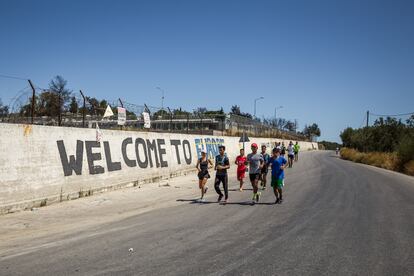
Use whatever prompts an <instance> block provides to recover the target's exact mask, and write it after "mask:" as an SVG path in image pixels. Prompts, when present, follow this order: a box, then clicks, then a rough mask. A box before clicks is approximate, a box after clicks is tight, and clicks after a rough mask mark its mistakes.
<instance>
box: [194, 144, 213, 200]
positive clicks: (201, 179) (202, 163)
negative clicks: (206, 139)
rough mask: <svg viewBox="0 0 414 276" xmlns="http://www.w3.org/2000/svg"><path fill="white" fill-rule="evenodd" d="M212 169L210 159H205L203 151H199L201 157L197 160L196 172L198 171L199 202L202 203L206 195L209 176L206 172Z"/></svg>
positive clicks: (205, 155)
mask: <svg viewBox="0 0 414 276" xmlns="http://www.w3.org/2000/svg"><path fill="white" fill-rule="evenodd" d="M212 167H213V163H212V162H211V160H210V159H208V158H207V154H206V151H205V150H202V151H201V157H200V159H198V160H197V165H196V168H197V171H198V174H197V176H198V187H199V188H200V190H201V198H200V201H203V199H204V195H205V194H206V193H207V190H208V186H207V185H206V184H207V180H208V179H209V178H210V174H209V172H208V169H209V168H212Z"/></svg>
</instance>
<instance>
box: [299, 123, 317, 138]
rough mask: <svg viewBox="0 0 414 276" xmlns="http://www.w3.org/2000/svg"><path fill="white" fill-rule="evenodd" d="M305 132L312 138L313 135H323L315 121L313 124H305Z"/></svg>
mask: <svg viewBox="0 0 414 276" xmlns="http://www.w3.org/2000/svg"><path fill="white" fill-rule="evenodd" d="M303 133H304V134H305V136H306V137H308V138H309V139H311V138H312V137H319V136H321V130H320V129H319V126H318V125H317V124H315V123H313V124H312V125H309V126H308V125H305V128H304V129H303Z"/></svg>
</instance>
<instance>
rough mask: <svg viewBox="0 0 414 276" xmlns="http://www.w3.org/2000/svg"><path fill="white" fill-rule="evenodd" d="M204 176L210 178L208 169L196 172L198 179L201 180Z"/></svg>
mask: <svg viewBox="0 0 414 276" xmlns="http://www.w3.org/2000/svg"><path fill="white" fill-rule="evenodd" d="M204 178H210V174H209V173H208V171H201V172H199V173H198V179H200V180H203V179H204Z"/></svg>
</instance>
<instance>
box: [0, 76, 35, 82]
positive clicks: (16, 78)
mask: <svg viewBox="0 0 414 276" xmlns="http://www.w3.org/2000/svg"><path fill="white" fill-rule="evenodd" d="M0 77H1V78H6V79H15V80H24V81H27V80H28V79H27V78H26V79H25V78H21V77H16V76H10V75H3V74H0Z"/></svg>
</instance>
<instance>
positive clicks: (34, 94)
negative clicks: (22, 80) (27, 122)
mask: <svg viewBox="0 0 414 276" xmlns="http://www.w3.org/2000/svg"><path fill="white" fill-rule="evenodd" d="M27 81H28V82H29V84H30V87H31V88H32V92H33V93H32V109H31V110H30V113H31V116H32V119H31V122H32V125H33V118H34V109H35V96H36V90H35V88H34V86H33V83H32V81H31V80H27Z"/></svg>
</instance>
